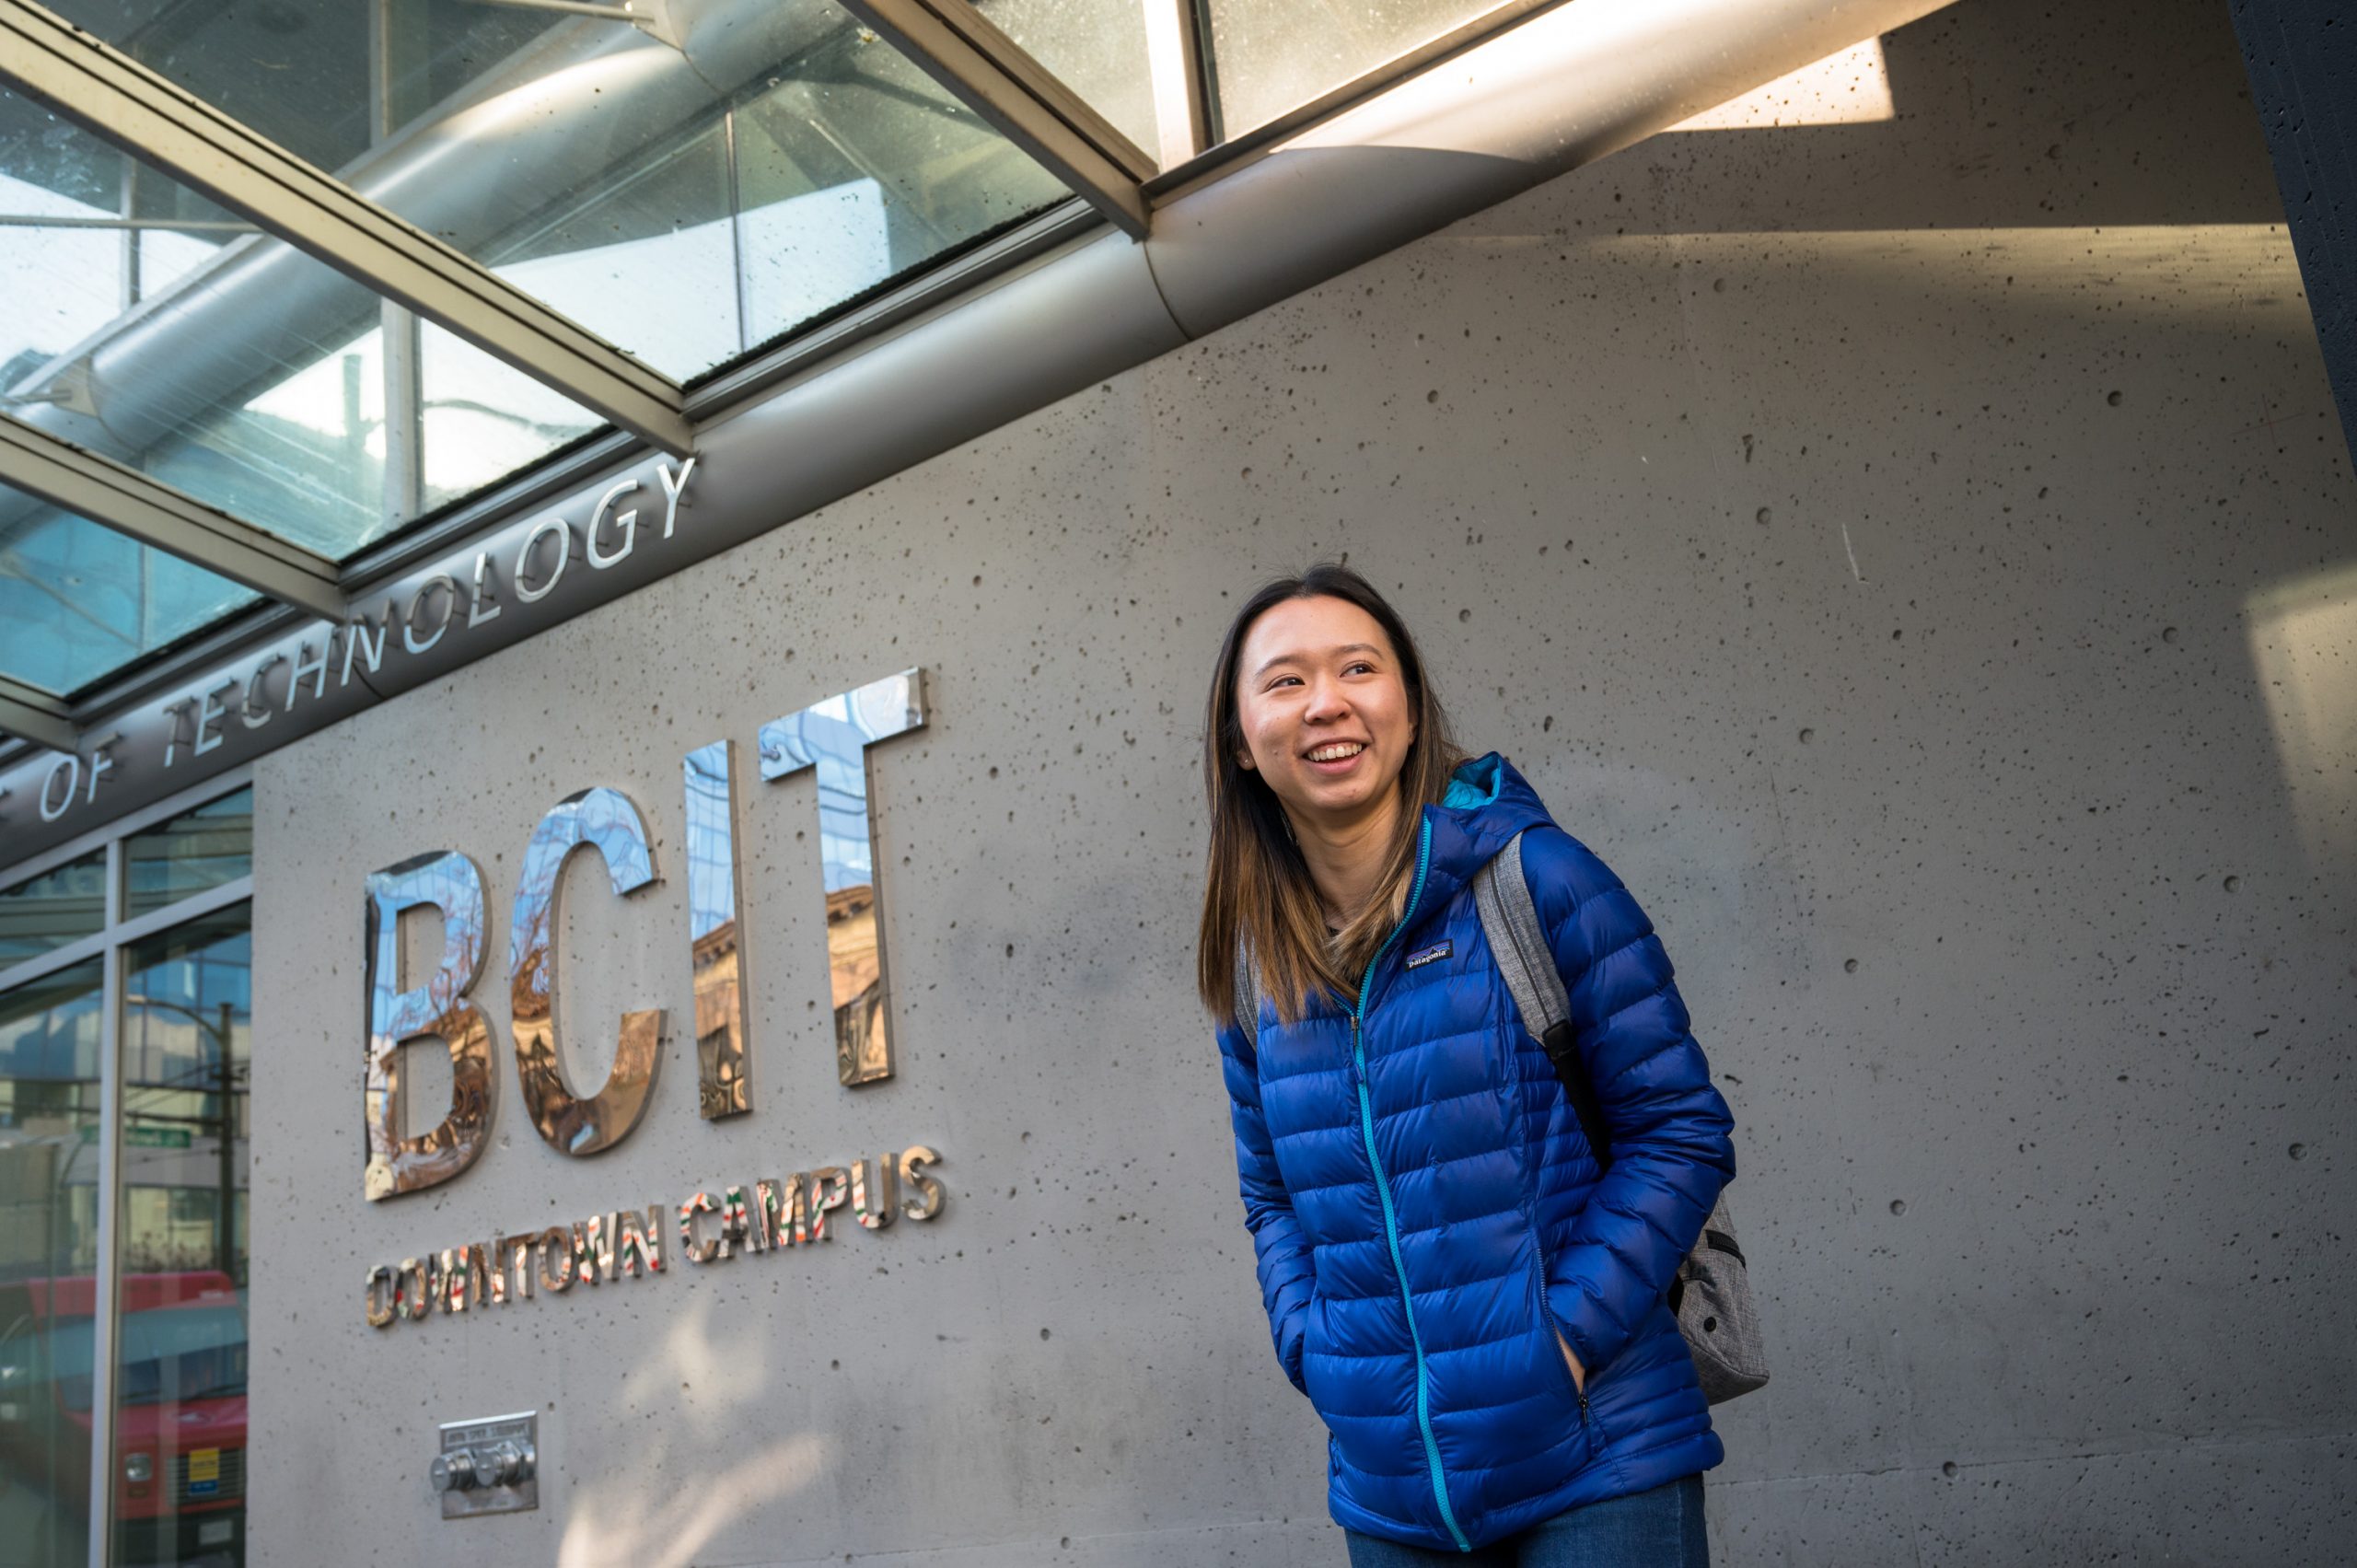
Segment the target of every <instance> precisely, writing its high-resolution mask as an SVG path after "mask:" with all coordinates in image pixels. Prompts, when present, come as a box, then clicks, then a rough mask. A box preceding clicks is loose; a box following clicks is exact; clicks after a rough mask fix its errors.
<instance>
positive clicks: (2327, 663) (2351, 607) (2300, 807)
mask: <svg viewBox="0 0 2357 1568" xmlns="http://www.w3.org/2000/svg"><path fill="white" fill-rule="evenodd" d="M2245 610H2246V613H2247V617H2248V619H2249V625H2250V652H2251V667H2252V668H2253V669H2254V670H2255V671H2256V672H2257V674H2258V684H2259V693H2260V695H2261V697H2262V698H2264V699H2265V702H2266V704H2267V718H2268V723H2269V724H2270V726H2271V727H2272V728H2273V730H2274V732H2275V753H2276V758H2277V761H2279V763H2280V764H2281V766H2282V772H2283V788H2284V795H2285V798H2286V801H2287V803H2288V805H2289V807H2290V808H2291V814H2292V819H2293V823H2294V824H2295V825H2296V826H2297V828H2298V830H2299V834H2300V843H2301V847H2302V848H2303V849H2304V850H2305V852H2306V854H2307V857H2308V864H2309V865H2310V867H2311V868H2312V869H2315V870H2318V871H2321V870H2324V869H2325V868H2326V867H2328V866H2330V865H2335V864H2337V863H2345V862H2348V861H2351V860H2357V565H2350V566H2340V567H2336V568H2333V569H2331V570H2328V571H2325V572H2319V573H2316V574H2315V575H2312V576H2307V577H2303V578H2300V579H2299V580H2297V581H2295V582H2292V583H2288V584H2283V585H2280V586H2278V587H2273V588H2269V589H2266V590H2264V591H2262V592H2260V593H2258V594H2255V595H2253V596H2252V597H2251V598H2250V600H2249V601H2248V603H2247V605H2246V607H2245Z"/></svg>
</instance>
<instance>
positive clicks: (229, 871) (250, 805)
mask: <svg viewBox="0 0 2357 1568" xmlns="http://www.w3.org/2000/svg"><path fill="white" fill-rule="evenodd" d="M123 861H124V864H125V865H126V866H127V867H128V877H129V879H130V886H129V887H128V888H127V889H125V893H124V900H123V904H124V912H125V913H126V914H127V915H142V914H145V913H147V912H149V911H150V910H159V909H162V908H163V907H164V906H165V905H166V904H170V903H178V902H179V901H180V900H182V899H185V898H187V897H188V896H189V895H190V894H192V893H201V892H203V891H204V889H207V888H217V887H219V886H220V885H221V884H222V883H224V882H233V881H235V880H237V879H238V877H245V876H249V875H250V874H251V873H252V871H253V868H254V792H253V791H252V790H251V789H241V790H239V791H238V792H237V793H236V794H235V795H226V796H222V797H221V798H220V799H218V800H211V801H207V802H205V804H203V806H200V807H197V808H196V809H195V810H193V811H188V812H183V813H181V814H180V816H178V817H175V818H173V819H170V820H169V821H168V822H163V823H159V824H157V826H155V827H153V828H150V829H148V830H146V831H145V832H142V833H134V835H132V837H131V840H130V842H127V843H126V844H124V846H123Z"/></svg>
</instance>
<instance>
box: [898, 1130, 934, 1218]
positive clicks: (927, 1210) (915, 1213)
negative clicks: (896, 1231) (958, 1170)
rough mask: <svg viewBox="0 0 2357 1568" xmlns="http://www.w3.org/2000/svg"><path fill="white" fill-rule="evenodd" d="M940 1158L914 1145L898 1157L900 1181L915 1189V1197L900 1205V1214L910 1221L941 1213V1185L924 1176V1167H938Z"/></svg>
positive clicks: (932, 1152)
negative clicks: (906, 1216)
mask: <svg viewBox="0 0 2357 1568" xmlns="http://www.w3.org/2000/svg"><path fill="white" fill-rule="evenodd" d="M940 1163H941V1156H940V1155H939V1154H937V1153H935V1151H934V1150H932V1149H929V1148H927V1147H925V1146H924V1145H923V1144H916V1145H915V1146H914V1147H912V1148H911V1149H909V1150H907V1151H906V1152H904V1153H903V1154H902V1155H901V1156H900V1180H901V1182H902V1184H903V1185H905V1186H909V1187H912V1188H914V1189H916V1194H915V1196H913V1197H911V1198H910V1199H908V1200H907V1201H906V1202H903V1203H902V1204H901V1205H900V1212H901V1213H902V1214H906V1215H908V1216H909V1218H911V1219H912V1220H929V1219H931V1218H933V1217H934V1216H935V1214H939V1213H941V1200H942V1191H941V1183H940V1181H939V1180H937V1179H935V1178H933V1177H930V1176H927V1175H925V1174H924V1167H927V1166H929V1165H939V1164H940Z"/></svg>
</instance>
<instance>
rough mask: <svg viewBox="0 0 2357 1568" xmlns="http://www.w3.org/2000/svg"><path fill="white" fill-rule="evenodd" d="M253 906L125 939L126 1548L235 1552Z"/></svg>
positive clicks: (117, 1539)
mask: <svg viewBox="0 0 2357 1568" xmlns="http://www.w3.org/2000/svg"><path fill="white" fill-rule="evenodd" d="M232 798H233V799H234V798H236V797H232ZM182 820H183V821H185V820H187V819H182ZM251 908H252V906H251V905H250V904H244V903H240V904H238V905H236V906H234V907H232V908H230V909H226V910H223V911H220V912H216V913H214V914H210V915H206V916H203V918H201V919H198V920H193V921H191V922H189V923H187V924H185V925H180V926H176V927H174V928H173V929H172V930H170V931H168V932H165V933H163V934H161V935H157V936H153V937H150V938H148V939H147V940H146V941H145V942H141V943H138V944H137V945H135V946H134V947H131V948H130V949H129V950H128V952H127V953H126V954H125V960H126V961H125V969H126V970H127V975H126V978H125V981H124V991H123V1028H122V1225H121V1231H122V1243H121V1249H120V1251H119V1252H118V1254H117V1256H118V1258H119V1260H120V1263H119V1266H120V1269H121V1272H122V1291H121V1301H122V1331H121V1339H120V1342H119V1343H118V1345H117V1353H116V1366H117V1369H118V1370H117V1378H116V1398H115V1430H114V1442H115V1453H116V1457H115V1463H114V1475H115V1490H114V1549H115V1551H114V1560H115V1561H116V1562H119V1563H123V1564H150V1563H181V1562H190V1563H193V1562H200V1561H207V1562H215V1561H234V1560H238V1558H239V1557H241V1556H242V1548H243V1542H244V1535H245V1509H246V1487H245V1481H246V1356H247V1349H246V1287H247V1279H248V1271H247V1257H248V1254H247V1224H246V1214H247V1203H246V1197H247V1191H248V1188H247V1175H246V1173H247V1158H248V1152H249V1145H248V1136H249V1122H248V1118H247V1110H246V1105H247V1099H246V1097H247V1087H248V1081H249V1077H250V1050H251V1026H252V996H253V985H252V970H253V960H252V941H251V935H250V928H251V923H252V916H251ZM233 1554H234V1555H233Z"/></svg>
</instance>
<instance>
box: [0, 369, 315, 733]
mask: <svg viewBox="0 0 2357 1568" xmlns="http://www.w3.org/2000/svg"><path fill="white" fill-rule="evenodd" d="M0 482H6V483H8V484H12V485H14V486H16V487H17V489H18V490H22V491H26V492H28V493H29V494H34V495H38V496H40V497H41V499H42V500H44V501H47V502H49V503H50V504H51V505H55V506H62V507H64V509H65V510H66V511H68V512H73V513H75V514H77V515H78V516H81V517H87V518H89V519H90V520H91V521H92V522H96V523H103V524H104V525H106V526H107V527H108V528H112V529H114V530H115V531H116V532H118V533H122V534H128V535H129V536H130V537H132V538H133V539H135V540H140V541H141V542H143V543H146V544H152V545H154V546H155V547H156V548H157V549H158V550H160V551H163V552H166V553H167V554H170V555H176V556H178V557H180V559H181V560H182V561H186V562H188V563H191V564H192V565H196V566H202V567H203V568H204V569H205V570H206V571H208V572H212V573H215V574H216V575H220V576H224V577H226V578H228V579H229V580H230V581H231V582H235V583H243V584H244V585H245V586H246V587H250V588H252V589H253V590H255V591H256V592H257V593H261V594H266V595H268V596H269V597H270V598H274V599H280V600H283V601H284V602H285V603H287V604H291V605H294V606H296V607H297V608H298V609H302V610H308V611H310V612H311V613H312V614H314V615H317V616H319V617H321V618H323V619H325V620H329V621H342V620H343V608H344V597H343V587H342V586H341V585H340V584H339V582H338V579H337V572H336V566H335V563H333V562H332V561H330V560H328V559H327V557H325V556H323V555H319V554H315V553H313V552H310V551H308V550H306V549H304V548H303V547H302V546H301V545H298V544H290V543H289V542H287V541H286V540H283V539H281V538H279V537H278V536H277V535H276V534H273V533H272V532H270V531H269V530H268V529H266V528H259V527H257V526H255V525H254V524H252V523H250V522H247V521H245V520H244V519H243V518H241V517H231V516H230V515H229V514H228V513H226V512H224V511H222V510H220V509H219V508H218V507H215V506H208V505H205V504H204V503H203V502H202V501H199V500H197V499H196V498H195V497H194V496H192V495H187V494H182V493H181V492H180V491H178V490H175V489H173V488H172V487H171V486H170V485H168V484H166V483H164V482H161V481H160V480H155V479H150V478H149V477H148V476H147V475H145V474H144V473H141V472H140V471H138V470H136V469H129V468H125V467H123V465H122V464H121V463H118V462H116V461H114V460H113V459H110V458H102V457H99V455H98V454H97V453H95V452H89V451H85V450H84V449H83V448H81V447H76V446H75V445H74V444H73V443H72V442H70V441H67V440H64V439H63V438H61V437H59V436H52V435H51V434H50V433H49V432H48V431H46V430H42V429H41V428H39V427H38V426H36V425H31V424H26V423H25V422H24V421H23V420H21V419H17V418H16V417H15V416H14V415H11V414H0ZM20 733H21V732H20Z"/></svg>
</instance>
